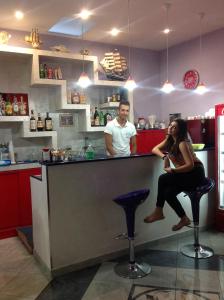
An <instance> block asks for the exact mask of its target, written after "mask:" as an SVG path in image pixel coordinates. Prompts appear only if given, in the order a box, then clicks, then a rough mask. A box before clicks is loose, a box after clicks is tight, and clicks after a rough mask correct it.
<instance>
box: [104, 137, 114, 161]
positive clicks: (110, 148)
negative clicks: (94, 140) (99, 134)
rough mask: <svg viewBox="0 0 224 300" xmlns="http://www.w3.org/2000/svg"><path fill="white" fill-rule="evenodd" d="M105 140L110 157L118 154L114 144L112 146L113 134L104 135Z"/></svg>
mask: <svg viewBox="0 0 224 300" xmlns="http://www.w3.org/2000/svg"><path fill="white" fill-rule="evenodd" d="M104 138H105V144H106V149H107V151H108V152H109V154H110V155H112V156H113V155H115V154H116V152H115V150H114V148H113V144H112V141H113V137H112V134H109V133H104Z"/></svg>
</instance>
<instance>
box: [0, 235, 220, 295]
mask: <svg viewBox="0 0 224 300" xmlns="http://www.w3.org/2000/svg"><path fill="white" fill-rule="evenodd" d="M200 237H201V238H200V240H201V242H202V243H203V244H206V245H207V246H210V247H211V248H213V250H214V252H215V255H214V256H213V257H211V258H209V259H203V260H194V259H191V258H188V257H186V256H184V255H182V254H181V253H180V252H179V250H180V248H181V246H182V245H183V244H186V243H188V242H192V237H191V236H190V237H179V238H178V237H177V238H175V239H172V240H169V241H167V242H164V241H163V242H162V243H161V242H158V243H155V244H154V246H150V247H148V248H147V249H144V250H143V251H141V252H140V253H138V258H141V259H142V260H144V261H147V262H148V263H149V264H150V265H151V266H152V272H151V274H149V275H148V276H146V277H144V278H141V279H137V280H128V279H124V278H121V277H119V276H117V275H116V274H115V273H114V271H113V267H114V265H115V264H116V262H113V261H109V262H105V263H103V264H102V265H98V266H94V267H91V268H87V269H85V270H82V271H78V272H72V273H69V274H66V275H63V276H60V277H58V278H56V279H54V280H52V281H51V282H48V280H47V279H46V277H45V276H44V275H43V274H42V273H41V271H40V270H39V268H38V266H37V265H36V263H35V261H34V259H33V257H32V256H31V255H29V254H28V253H27V252H26V249H25V248H23V245H22V244H21V243H20V241H19V240H17V238H11V239H6V240H1V241H0V300H34V299H36V300H150V299H151V300H152V299H154V300H163V299H170V300H184V299H186V300H190V299H191V300H199V299H201V300H218V299H219V300H224V233H219V232H215V231H208V232H202V233H201V234H200ZM121 259H122V258H121Z"/></svg>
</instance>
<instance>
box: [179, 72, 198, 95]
mask: <svg viewBox="0 0 224 300" xmlns="http://www.w3.org/2000/svg"><path fill="white" fill-rule="evenodd" d="M183 82H184V87H185V88H186V89H189V90H193V89H196V87H197V86H198V84H199V73H198V71H197V70H189V71H187V72H186V73H185V74H184V78H183Z"/></svg>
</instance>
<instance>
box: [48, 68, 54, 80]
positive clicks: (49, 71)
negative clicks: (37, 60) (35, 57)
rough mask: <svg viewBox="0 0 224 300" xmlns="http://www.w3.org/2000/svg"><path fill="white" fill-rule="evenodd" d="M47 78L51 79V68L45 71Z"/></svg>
mask: <svg viewBox="0 0 224 300" xmlns="http://www.w3.org/2000/svg"><path fill="white" fill-rule="evenodd" d="M47 78H48V79H53V69H52V68H51V67H49V68H48V69H47Z"/></svg>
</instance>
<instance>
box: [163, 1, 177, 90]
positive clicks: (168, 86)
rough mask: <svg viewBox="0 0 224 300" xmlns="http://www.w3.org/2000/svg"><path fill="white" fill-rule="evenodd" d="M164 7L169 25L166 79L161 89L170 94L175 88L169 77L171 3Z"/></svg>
mask: <svg viewBox="0 0 224 300" xmlns="http://www.w3.org/2000/svg"><path fill="white" fill-rule="evenodd" d="M164 7H165V9H166V26H167V28H166V29H165V30H166V31H167V32H166V81H165V83H164V84H163V86H162V88H161V91H162V92H164V93H166V94H169V93H171V92H172V91H174V90H175V88H174V86H173V85H172V83H171V82H169V77H168V74H169V33H170V29H169V26H168V24H169V22H168V14H169V9H170V7H171V3H165V5H164ZM165 30H164V33H165Z"/></svg>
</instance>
